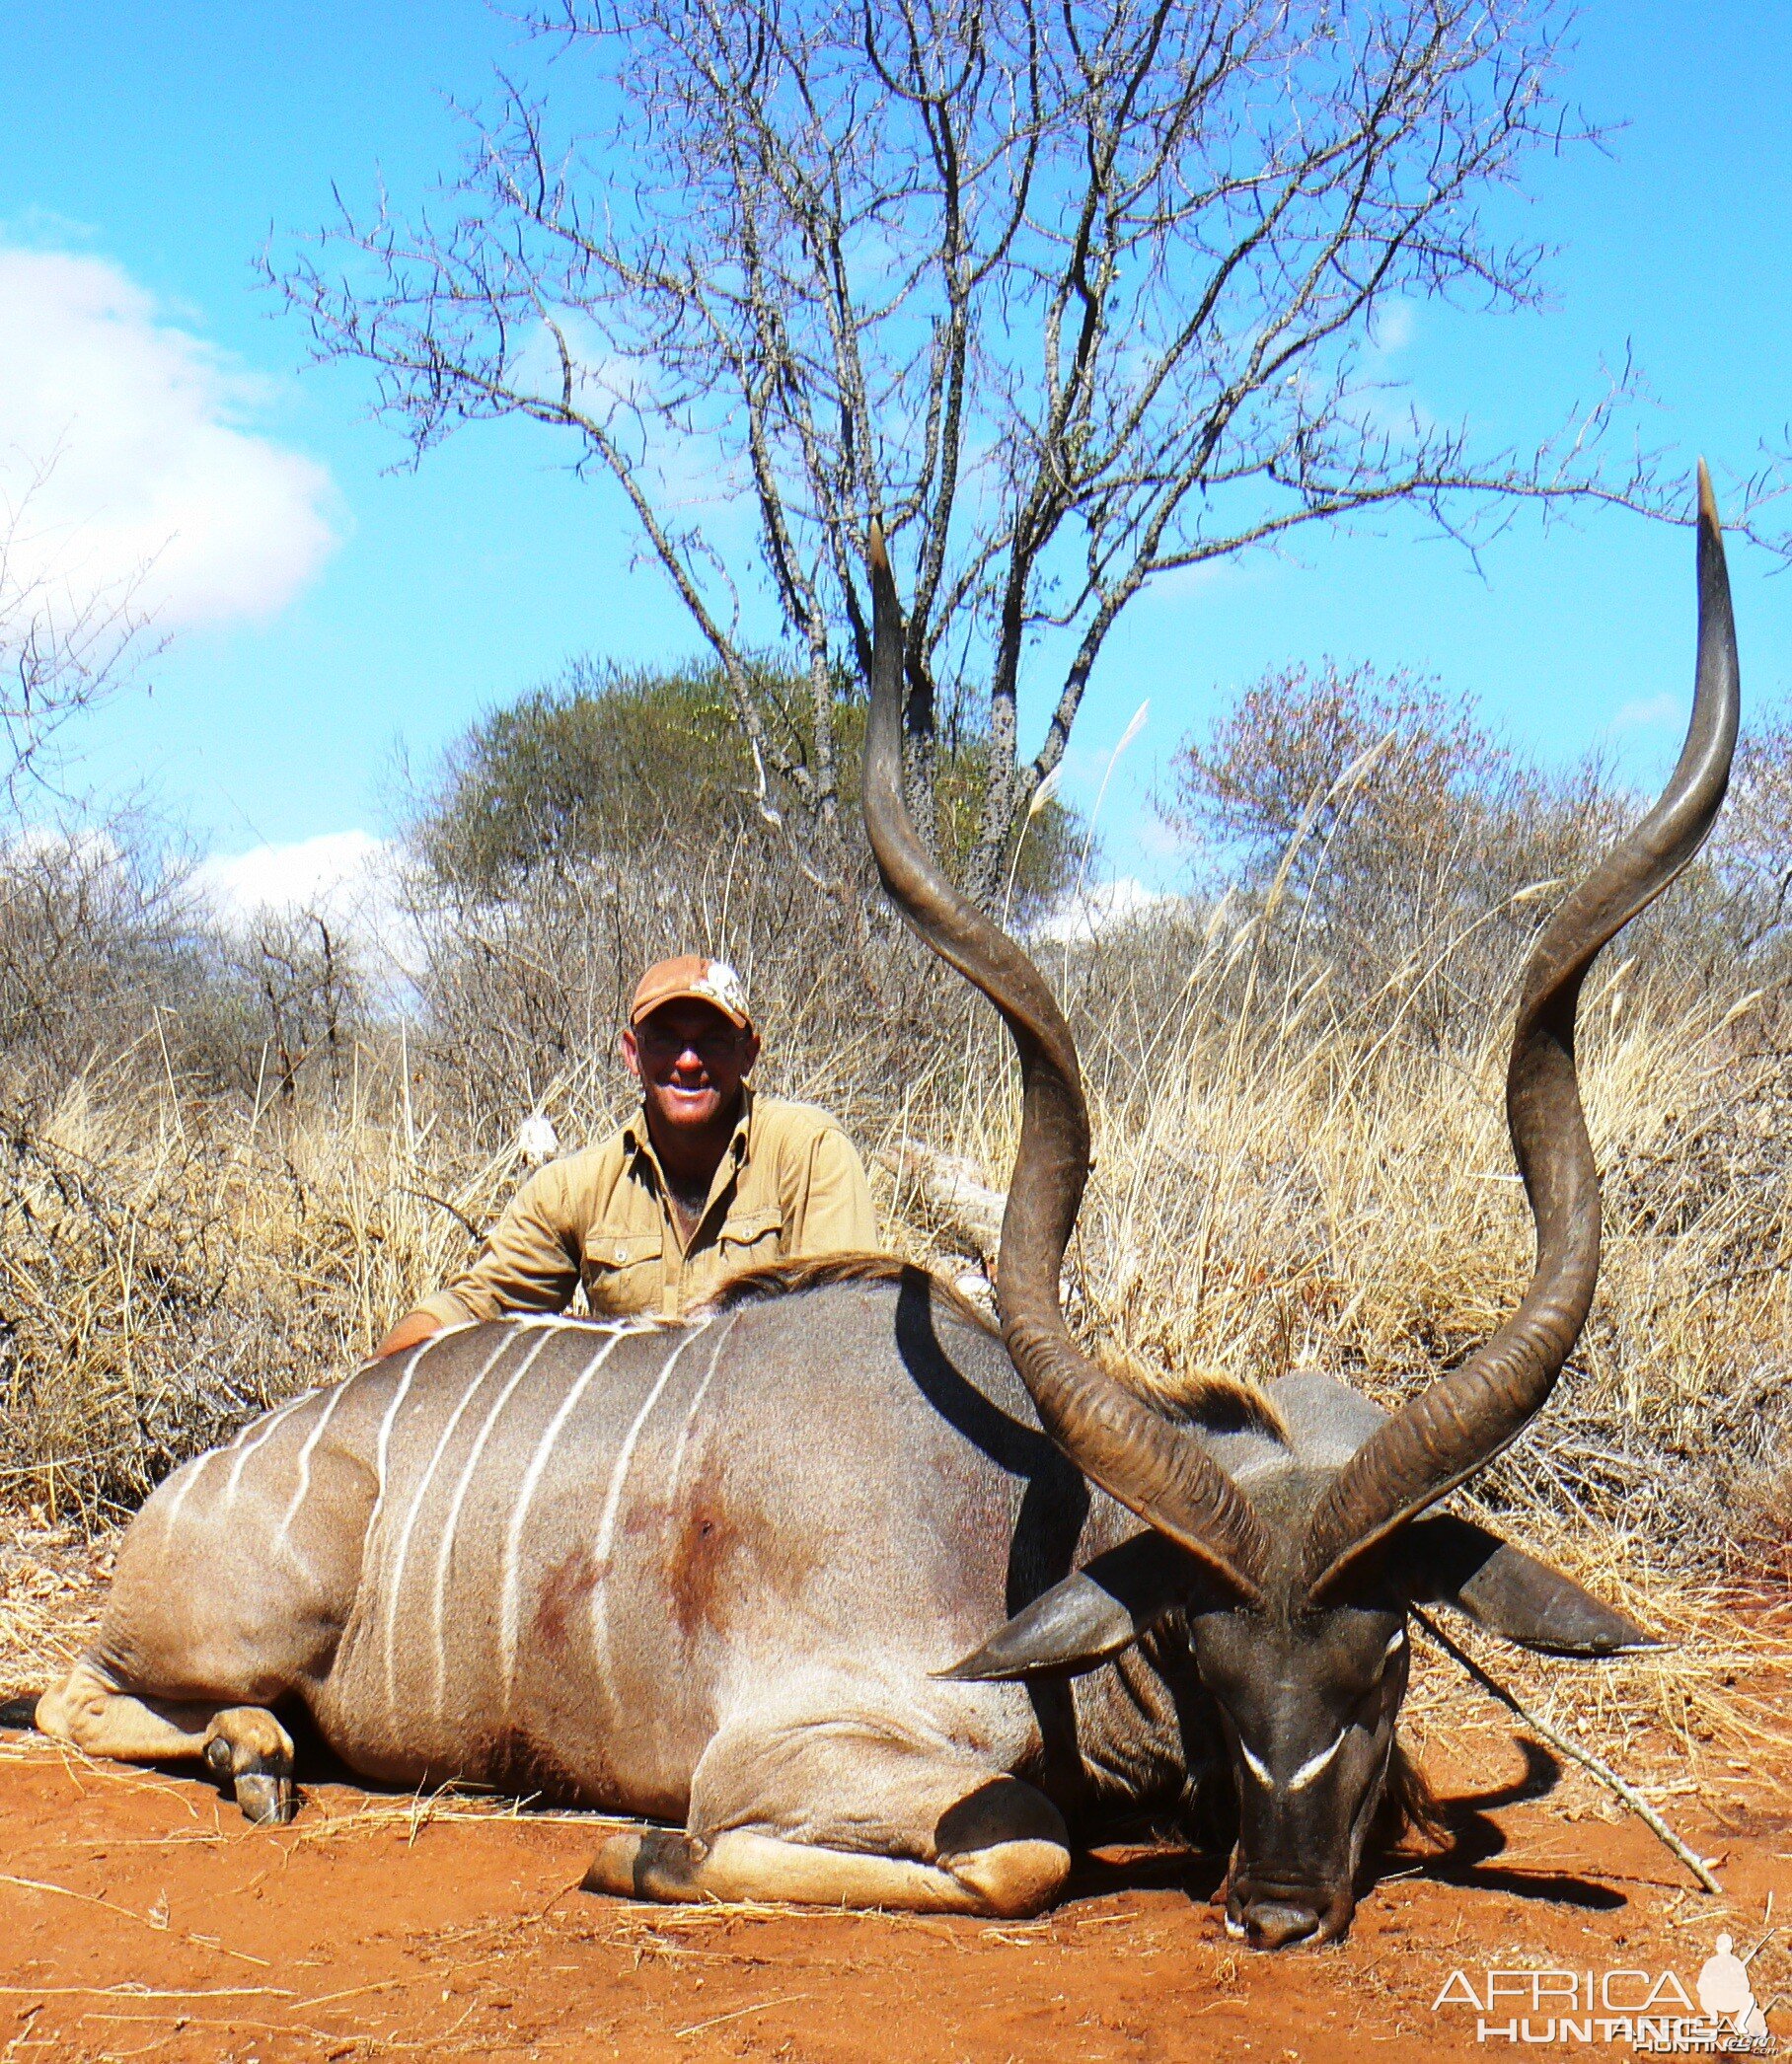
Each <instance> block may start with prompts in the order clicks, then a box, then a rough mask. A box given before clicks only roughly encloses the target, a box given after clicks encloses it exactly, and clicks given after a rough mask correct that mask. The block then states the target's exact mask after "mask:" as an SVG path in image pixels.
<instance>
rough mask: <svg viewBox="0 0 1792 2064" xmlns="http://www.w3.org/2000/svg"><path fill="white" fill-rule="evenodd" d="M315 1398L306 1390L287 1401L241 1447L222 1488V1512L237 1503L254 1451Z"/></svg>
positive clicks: (239, 1437)
mask: <svg viewBox="0 0 1792 2064" xmlns="http://www.w3.org/2000/svg"><path fill="white" fill-rule="evenodd" d="M316 1396H317V1392H316V1391H315V1390H308V1391H306V1393H305V1394H304V1396H303V1397H295V1398H290V1399H288V1401H287V1402H286V1403H285V1404H283V1405H282V1406H281V1407H280V1409H279V1410H278V1411H277V1412H275V1413H272V1414H270V1415H269V1417H268V1420H267V1423H266V1424H265V1425H264V1426H263V1427H262V1429H261V1432H260V1433H259V1434H258V1435H257V1436H256V1437H255V1438H254V1439H253V1440H251V1441H250V1442H249V1444H248V1445H247V1446H246V1447H243V1449H242V1451H241V1453H240V1454H239V1455H238V1456H237V1458H236V1460H235V1462H233V1463H232V1464H231V1470H230V1480H229V1482H228V1483H226V1484H225V1486H224V1510H225V1511H229V1510H230V1509H231V1507H232V1506H233V1505H235V1504H236V1502H237V1493H238V1491H240V1490H241V1489H242V1487H243V1470H244V1467H245V1465H246V1464H247V1463H248V1461H249V1458H250V1456H251V1455H253V1454H254V1453H255V1451H256V1449H257V1448H258V1447H260V1446H261V1443H262V1442H263V1441H264V1440H266V1439H268V1438H270V1437H271V1436H272V1435H273V1433H274V1432H275V1431H276V1429H277V1428H278V1426H279V1424H280V1422H281V1420H283V1419H285V1418H287V1417H288V1416H289V1415H290V1414H292V1413H294V1412H296V1411H297V1410H298V1409H299V1407H300V1406H301V1405H308V1404H310V1403H311V1401H312V1399H313V1398H314V1397H316ZM248 1431H249V1429H248V1428H247V1427H245V1428H244V1429H243V1433H245V1434H246V1433H247V1432H248ZM242 1438H243V1435H242V1434H239V1435H238V1436H237V1439H238V1441H239V1442H241V1441H242Z"/></svg>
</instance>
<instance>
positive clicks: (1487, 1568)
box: [1387, 1512, 1657, 1656]
mask: <svg viewBox="0 0 1792 2064" xmlns="http://www.w3.org/2000/svg"><path fill="white" fill-rule="evenodd" d="M1387 1569H1388V1575H1389V1576H1390V1577H1391V1578H1392V1580H1393V1582H1394V1585H1396V1587H1397V1588H1398V1589H1399V1590H1400V1591H1402V1592H1403V1593H1404V1594H1405V1596H1406V1597H1408V1598H1409V1599H1411V1601H1412V1602H1413V1603H1414V1604H1415V1605H1426V1604H1434V1603H1435V1604H1439V1605H1454V1606H1455V1607H1456V1610H1457V1611H1458V1612H1465V1613H1466V1614H1467V1615H1468V1617H1469V1618H1470V1619H1471V1620H1473V1621H1474V1622H1475V1623H1476V1624H1477V1625H1478V1626H1481V1627H1485V1628H1486V1630H1487V1631H1488V1633H1489V1634H1498V1635H1500V1636H1502V1637H1503V1638H1504V1639H1505V1640H1507V1641H1511V1642H1517V1643H1518V1645H1519V1646H1520V1647H1521V1648H1525V1649H1539V1650H1541V1651H1542V1652H1543V1653H1544V1654H1545V1655H1549V1656H1616V1655H1621V1654H1623V1653H1624V1652H1625V1651H1626V1650H1629V1649H1652V1648H1655V1647H1656V1646H1657V1643H1656V1640H1655V1637H1654V1636H1653V1635H1652V1634H1645V1633H1644V1632H1643V1630H1642V1629H1641V1628H1640V1627H1639V1626H1637V1625H1636V1624H1635V1623H1634V1621H1631V1620H1627V1619H1626V1618H1625V1617H1624V1615H1623V1614H1622V1613H1621V1612H1613V1611H1612V1609H1611V1607H1610V1606H1609V1605H1604V1604H1602V1603H1601V1602H1600V1600H1599V1599H1598V1598H1596V1597H1595V1596H1594V1595H1593V1593H1592V1592H1591V1591H1584V1590H1582V1588H1581V1587H1580V1585H1578V1584H1576V1583H1575V1582H1574V1580H1573V1579H1572V1578H1570V1577H1564V1576H1563V1575H1562V1573H1561V1572H1560V1571H1559V1570H1552V1569H1551V1568H1550V1567H1549V1565H1548V1564H1547V1563H1540V1562H1538V1561H1537V1560H1536V1559H1535V1557H1534V1556H1530V1555H1527V1554H1526V1553H1525V1552H1524V1550H1523V1549H1521V1548H1514V1547H1513V1546H1512V1544H1511V1543H1510V1542H1509V1541H1502V1540H1501V1539H1500V1537H1499V1535H1498V1534H1497V1533H1489V1532H1488V1530H1487V1528H1486V1527H1484V1526H1475V1525H1473V1524H1472V1523H1471V1522H1470V1521H1468V1520H1466V1519H1457V1518H1456V1517H1454V1516H1453V1515H1452V1514H1450V1513H1448V1512H1443V1513H1436V1514H1434V1515H1433V1516H1432V1517H1431V1518H1429V1519H1416V1520H1414V1521H1413V1523H1412V1524H1411V1525H1410V1526H1407V1527H1404V1528H1403V1529H1402V1530H1401V1531H1400V1533H1399V1534H1398V1535H1396V1536H1395V1539H1394V1543H1393V1545H1392V1547H1391V1548H1390V1549H1389V1551H1388V1559H1387Z"/></svg>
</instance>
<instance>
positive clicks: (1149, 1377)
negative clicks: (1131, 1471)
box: [693, 1254, 1289, 1445]
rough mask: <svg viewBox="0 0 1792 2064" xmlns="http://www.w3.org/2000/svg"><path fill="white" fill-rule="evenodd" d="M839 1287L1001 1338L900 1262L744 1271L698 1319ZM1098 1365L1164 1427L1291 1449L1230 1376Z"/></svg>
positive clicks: (1265, 1403) (783, 1265) (831, 1259)
mask: <svg viewBox="0 0 1792 2064" xmlns="http://www.w3.org/2000/svg"><path fill="white" fill-rule="evenodd" d="M841 1283H893V1284H901V1285H904V1286H906V1287H908V1288H909V1289H912V1290H913V1289H919V1290H925V1291H926V1292H927V1293H928V1294H929V1295H930V1296H931V1297H932V1298H933V1300H934V1301H935V1302H936V1303H940V1304H943V1305H945V1306H946V1307H947V1308H948V1309H949V1310H950V1311H951V1312H952V1313H953V1314H954V1315H955V1316H956V1317H958V1318H959V1319H962V1320H963V1322H964V1323H965V1324H966V1325H967V1326H975V1327H976V1328H977V1330H978V1331H979V1332H980V1333H985V1334H988V1335H989V1336H990V1337H991V1338H992V1339H1000V1337H1001V1329H1000V1328H999V1327H998V1326H996V1325H995V1323H994V1322H993V1321H992V1320H991V1319H990V1318H989V1316H988V1314H987V1313H985V1312H982V1311H979V1310H978V1308H977V1307H976V1305H975V1304H973V1303H972V1302H971V1300H970V1298H969V1297H967V1296H966V1295H965V1294H964V1292H963V1291H962V1290H958V1289H957V1288H956V1287H955V1286H954V1285H952V1284H950V1283H947V1282H946V1281H945V1279H944V1278H943V1277H941V1276H935V1275H934V1274H933V1271H932V1270H931V1269H924V1268H923V1267H922V1266H921V1265H920V1264H919V1263H918V1262H912V1261H904V1260H903V1259H902V1258H901V1257H900V1256H899V1255H895V1254H822V1255H810V1256H797V1257H795V1258H794V1259H792V1260H789V1261H770V1262H763V1263H761V1264H760V1266H759V1267H758V1268H755V1269H743V1270H741V1272H740V1273H739V1275H737V1276H730V1277H729V1278H728V1280H727V1281H726V1282H725V1283H724V1284H722V1286H721V1287H720V1289H719V1290H716V1291H715V1292H714V1293H713V1294H712V1295H711V1296H709V1297H708V1298H707V1299H706V1300H705V1301H704V1303H703V1305H702V1306H701V1308H700V1313H697V1314H693V1316H699V1315H701V1316H703V1317H706V1318H707V1317H709V1316H710V1315H711V1314H713V1313H717V1312H723V1311H734V1310H737V1309H738V1308H739V1307H740V1306H741V1305H743V1304H764V1303H769V1302H771V1301H772V1300H773V1299H774V1298H778V1297H800V1296H805V1295H807V1294H808V1293H809V1292H811V1291H813V1290H831V1289H832V1288H833V1287H834V1286H835V1285H836V1284H841ZM1098 1360H1099V1362H1100V1364H1101V1366H1102V1368H1103V1369H1104V1370H1105V1371H1106V1373H1107V1374H1109V1375H1110V1376H1112V1378H1113V1379H1114V1381H1115V1382H1116V1383H1120V1384H1123V1385H1124V1386H1125V1387H1126V1388H1127V1389H1128V1390H1130V1391H1131V1392H1132V1393H1133V1395H1134V1396H1135V1397H1137V1398H1139V1399H1140V1400H1142V1401H1143V1402H1144V1403H1145V1404H1148V1405H1151V1406H1152V1407H1154V1408H1155V1409H1156V1410H1157V1411H1158V1412H1160V1413H1161V1414H1162V1415H1163V1416H1164V1418H1166V1419H1170V1420H1174V1421H1176V1422H1178V1423H1180V1424H1182V1425H1185V1426H1192V1427H1198V1428H1201V1429H1202V1430H1204V1431H1206V1432H1208V1433H1214V1434H1233V1433H1244V1432H1246V1431H1248V1432H1251V1433H1256V1434H1263V1435H1266V1436H1267V1437H1269V1438H1270V1439H1272V1440H1280V1441H1281V1442H1282V1443H1283V1444H1284V1445H1287V1443H1288V1438H1289V1435H1288V1427H1287V1425H1286V1423H1285V1422H1284V1420H1283V1418H1282V1415H1281V1413H1280V1412H1279V1411H1278V1410H1277V1409H1276V1405H1275V1402H1274V1400H1273V1399H1272V1398H1271V1397H1269V1395H1268V1394H1267V1393H1266V1392H1264V1391H1262V1390H1259V1389H1258V1388H1257V1387H1256V1385H1255V1384H1253V1383H1245V1382H1242V1381H1240V1380H1239V1378H1238V1377H1236V1376H1232V1375H1228V1374H1227V1372H1226V1371H1225V1370H1224V1369H1218V1368H1194V1369H1179V1370H1176V1371H1173V1372H1170V1373H1165V1372H1164V1371H1161V1370H1158V1369H1155V1368H1150V1367H1148V1366H1147V1365H1146V1364H1144V1363H1142V1362H1139V1361H1137V1360H1135V1358H1134V1357H1132V1356H1130V1355H1124V1354H1120V1353H1116V1352H1113V1351H1103V1352H1102V1353H1100V1355H1099V1356H1098Z"/></svg>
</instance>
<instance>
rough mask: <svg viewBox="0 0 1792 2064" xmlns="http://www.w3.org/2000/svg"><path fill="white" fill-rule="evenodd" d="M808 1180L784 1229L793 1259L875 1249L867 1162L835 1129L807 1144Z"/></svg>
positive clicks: (831, 1127)
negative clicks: (864, 1161) (866, 1177)
mask: <svg viewBox="0 0 1792 2064" xmlns="http://www.w3.org/2000/svg"><path fill="white" fill-rule="evenodd" d="M807 1174H808V1179H807V1181H806V1182H805V1183H804V1185H803V1187H802V1192H801V1195H800V1196H799V1197H798V1198H797V1199H796V1200H795V1204H796V1208H795V1210H794V1211H792V1212H791V1213H790V1215H789V1216H788V1218H787V1219H786V1221H785V1225H784V1245H785V1251H786V1252H787V1253H789V1254H790V1255H792V1256H795V1255H812V1254H855V1253H864V1252H867V1251H871V1250H874V1249H876V1247H877V1246H878V1238H877V1213H876V1210H875V1208H874V1207H873V1205H872V1203H871V1185H870V1184H869V1182H868V1181H866V1179H865V1172H864V1163H863V1162H862V1161H861V1160H860V1159H859V1154H858V1151H857V1149H856V1148H855V1147H854V1145H853V1143H852V1141H850V1140H849V1139H848V1138H847V1136H846V1134H845V1133H843V1132H842V1131H841V1130H840V1128H839V1127H838V1126H837V1125H826V1126H823V1127H822V1128H821V1129H820V1131H818V1132H817V1133H816V1135H815V1137H814V1139H813V1140H812V1141H811V1142H810V1143H809V1165H808V1171H807Z"/></svg>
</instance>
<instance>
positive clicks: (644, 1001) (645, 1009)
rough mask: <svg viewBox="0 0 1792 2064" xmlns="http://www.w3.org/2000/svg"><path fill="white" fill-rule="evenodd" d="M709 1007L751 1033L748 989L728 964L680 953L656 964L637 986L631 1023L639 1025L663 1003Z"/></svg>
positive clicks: (632, 1005)
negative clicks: (700, 1004)
mask: <svg viewBox="0 0 1792 2064" xmlns="http://www.w3.org/2000/svg"><path fill="white" fill-rule="evenodd" d="M687 1000H689V1001H691V1002H695V1003H708V1004H709V1005H710V1006H711V1007H712V1008H713V1009H716V1010H719V1011H720V1012H721V1014H722V1016H723V1017H725V1018H726V1019H727V1020H728V1022H729V1024H731V1025H736V1026H738V1027H739V1028H740V1030H741V1031H743V1032H751V1031H752V1029H753V1019H752V1016H751V1014H750V1013H749V1011H748V1009H747V987H746V984H745V983H744V982H742V981H741V979H740V977H739V976H738V975H737V974H735V972H734V970H733V969H732V968H731V967H729V965H728V963H727V962H726V961H725V960H707V959H706V958H705V957H704V956H703V954H701V953H681V954H680V955H679V956H678V958H677V959H676V960H659V961H655V962H654V964H653V965H652V967H650V968H649V969H648V970H647V972H646V973H645V974H644V975H643V976H642V977H641V978H640V981H639V982H638V983H637V984H636V985H635V1000H634V1002H632V1003H631V1004H630V1005H629V1022H630V1024H631V1025H638V1024H639V1023H640V1021H641V1019H642V1018H644V1017H645V1016H646V1015H647V1014H648V1013H649V1012H650V1011H654V1010H657V1009H658V1008H659V1006H660V1005H661V1004H662V1003H680V1002H684V1001H687Z"/></svg>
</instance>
